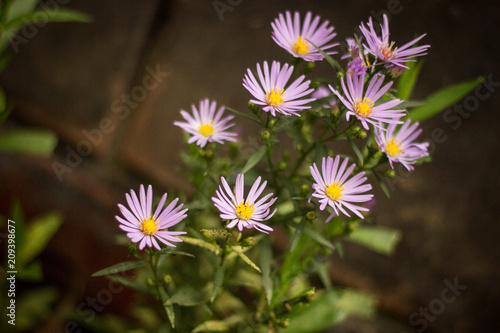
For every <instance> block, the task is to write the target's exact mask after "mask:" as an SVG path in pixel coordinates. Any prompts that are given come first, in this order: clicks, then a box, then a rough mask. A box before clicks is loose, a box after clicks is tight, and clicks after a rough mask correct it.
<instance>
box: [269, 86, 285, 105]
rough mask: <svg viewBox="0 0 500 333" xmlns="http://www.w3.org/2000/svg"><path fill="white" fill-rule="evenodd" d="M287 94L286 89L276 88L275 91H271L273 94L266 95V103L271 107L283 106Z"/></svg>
mask: <svg viewBox="0 0 500 333" xmlns="http://www.w3.org/2000/svg"><path fill="white" fill-rule="evenodd" d="M284 93H285V89H283V88H281V89H280V88H278V87H274V88H273V89H271V92H268V93H267V94H266V102H267V104H269V105H270V106H274V107H279V106H281V104H283V101H284V100H283V94H284Z"/></svg>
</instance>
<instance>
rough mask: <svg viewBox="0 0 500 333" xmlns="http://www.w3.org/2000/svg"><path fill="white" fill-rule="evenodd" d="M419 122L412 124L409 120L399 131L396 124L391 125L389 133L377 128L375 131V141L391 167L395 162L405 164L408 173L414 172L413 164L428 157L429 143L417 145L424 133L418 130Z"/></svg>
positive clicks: (388, 129)
mask: <svg viewBox="0 0 500 333" xmlns="http://www.w3.org/2000/svg"><path fill="white" fill-rule="evenodd" d="M418 125H419V124H418V122H415V123H413V124H411V120H409V119H408V120H407V121H406V122H405V123H404V124H403V125H402V126H401V127H399V129H397V128H396V125H395V124H390V125H389V126H388V128H387V131H384V130H381V129H379V128H377V129H376V130H375V140H376V141H377V144H378V145H379V147H380V149H381V150H382V151H383V152H384V153H385V154H386V155H387V158H388V159H389V163H390V164H391V167H392V168H393V169H394V166H393V165H392V163H393V162H399V163H401V164H403V165H404V166H405V167H406V169H408V171H411V170H413V166H412V164H415V163H416V162H417V160H418V159H419V158H422V157H424V156H428V155H429V153H428V152H427V149H428V147H429V143H428V142H423V143H416V142H414V141H415V139H416V138H417V137H418V136H419V135H420V133H422V129H418Z"/></svg>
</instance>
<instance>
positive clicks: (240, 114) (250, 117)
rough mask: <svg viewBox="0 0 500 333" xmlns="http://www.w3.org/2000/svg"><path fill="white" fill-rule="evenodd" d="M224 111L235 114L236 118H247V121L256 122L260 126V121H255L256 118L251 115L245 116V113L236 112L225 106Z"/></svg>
mask: <svg viewBox="0 0 500 333" xmlns="http://www.w3.org/2000/svg"><path fill="white" fill-rule="evenodd" d="M225 109H226V110H228V111H229V112H232V113H234V114H236V115H238V116H241V117H244V118H247V119H249V120H251V121H253V122H256V123H257V124H259V125H261V122H260V120H259V119H257V118H256V117H254V116H251V115H249V114H246V113H243V112H240V111H238V110H235V109H232V108H229V107H227V106H226V107H225Z"/></svg>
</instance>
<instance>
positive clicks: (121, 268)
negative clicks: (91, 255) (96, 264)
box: [92, 260, 148, 277]
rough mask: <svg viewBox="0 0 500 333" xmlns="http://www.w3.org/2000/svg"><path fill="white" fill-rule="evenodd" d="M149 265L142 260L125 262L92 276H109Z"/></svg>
mask: <svg viewBox="0 0 500 333" xmlns="http://www.w3.org/2000/svg"><path fill="white" fill-rule="evenodd" d="M147 264H148V263H147V262H146V261H142V260H134V261H125V262H121V263H119V264H116V265H113V266H110V267H107V268H104V269H101V270H100V271H97V272H95V273H94V274H92V276H94V277H96V276H103V275H109V274H115V273H119V272H125V271H128V270H131V269H134V268H138V267H142V266H146V265H147Z"/></svg>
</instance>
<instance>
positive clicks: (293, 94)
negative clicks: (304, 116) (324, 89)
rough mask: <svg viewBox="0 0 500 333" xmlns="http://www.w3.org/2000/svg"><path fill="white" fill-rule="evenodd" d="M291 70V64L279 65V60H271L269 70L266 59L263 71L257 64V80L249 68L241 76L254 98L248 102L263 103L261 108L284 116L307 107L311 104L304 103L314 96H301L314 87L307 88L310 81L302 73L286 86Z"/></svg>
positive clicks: (296, 113) (308, 92) (296, 114)
mask: <svg viewBox="0 0 500 333" xmlns="http://www.w3.org/2000/svg"><path fill="white" fill-rule="evenodd" d="M292 72H293V66H290V65H288V64H284V65H283V67H281V65H280V63H279V62H276V61H273V64H272V65H271V70H269V66H268V64H267V62H266V61H264V65H263V71H262V70H261V68H260V65H259V64H257V75H258V77H259V81H257V79H256V78H255V76H254V75H253V73H252V71H251V70H250V69H248V70H247V74H245V77H244V78H243V86H244V87H245V88H246V89H247V90H248V91H249V92H250V93H251V94H252V95H253V97H255V98H256V100H255V99H252V100H250V102H252V103H254V104H257V105H263V106H264V107H263V108H262V109H263V110H264V111H266V112H271V114H272V115H273V116H276V112H279V113H282V114H284V115H286V116H289V115H295V116H299V117H300V114H299V113H298V112H297V111H302V110H305V109H309V108H310V107H311V106H309V105H304V104H307V103H309V102H311V101H314V98H306V99H302V97H304V96H306V95H308V94H310V93H311V92H312V91H314V89H309V83H311V81H305V82H304V78H305V76H304V75H302V76H301V77H299V78H298V79H297V80H295V81H294V82H293V83H292V84H291V85H289V86H288V87H286V84H287V82H288V80H289V79H290V76H291V75H292Z"/></svg>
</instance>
